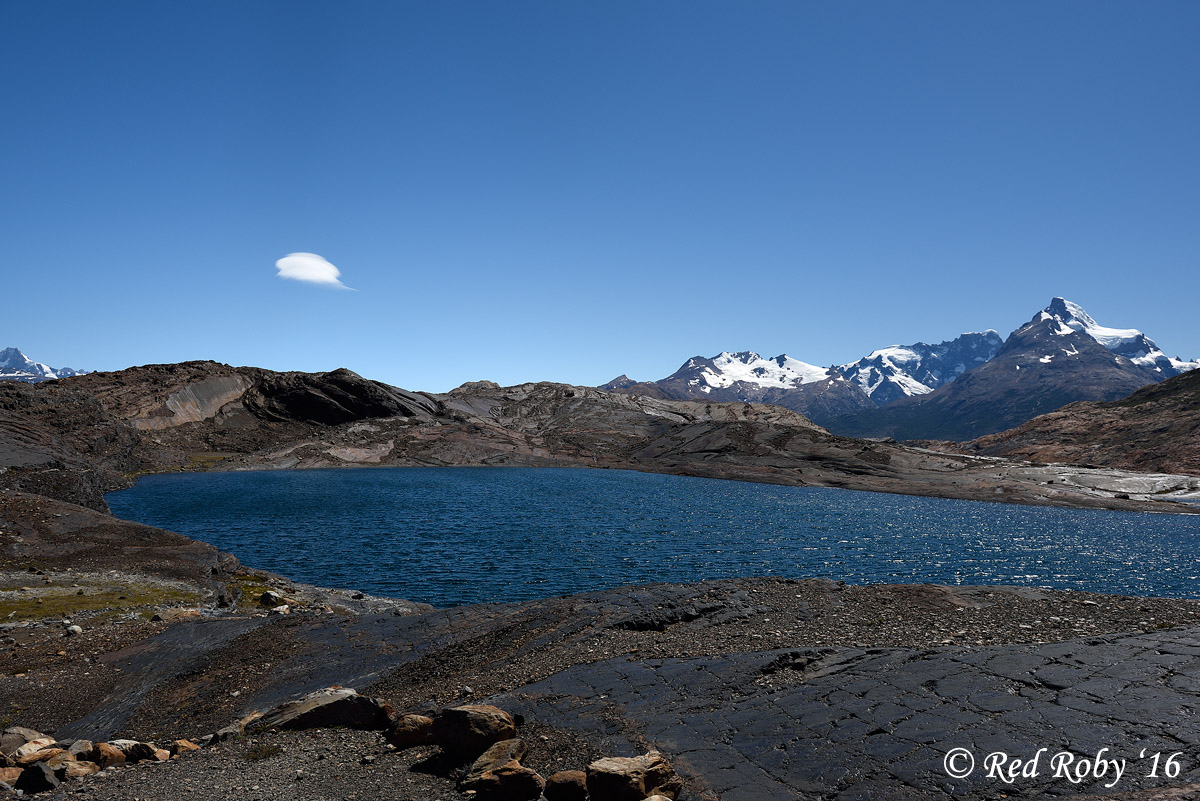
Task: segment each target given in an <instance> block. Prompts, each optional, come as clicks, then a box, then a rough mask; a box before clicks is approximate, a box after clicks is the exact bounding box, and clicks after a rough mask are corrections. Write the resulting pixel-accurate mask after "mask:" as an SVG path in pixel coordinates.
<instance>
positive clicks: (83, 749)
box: [67, 740, 96, 760]
mask: <svg viewBox="0 0 1200 801" xmlns="http://www.w3.org/2000/svg"><path fill="white" fill-rule="evenodd" d="M95 747H96V744H95V743H93V742H92V741H91V740H75V741H73V742H72V743H71V745H70V746H68V747H67V752H68V753H70V755H71V756H73V757H75V758H76V759H84V760H86V759H87V758H88V754H90V753H92V750H93V749H95Z"/></svg>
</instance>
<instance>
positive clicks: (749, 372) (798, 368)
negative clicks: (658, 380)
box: [671, 351, 842, 393]
mask: <svg viewBox="0 0 1200 801" xmlns="http://www.w3.org/2000/svg"><path fill="white" fill-rule="evenodd" d="M671 378H676V379H680V380H686V381H687V382H688V385H689V386H693V387H695V388H696V389H697V390H699V391H700V392H704V393H711V392H712V391H713V390H714V389H728V388H729V387H732V386H734V385H735V384H739V383H744V384H752V385H754V386H758V387H762V388H764V389H795V388H796V387H800V386H803V385H805V384H816V383H819V382H821V381H836V380H839V379H840V378H842V376H841V375H839V374H838V372H837V370H835V369H834V368H832V367H817V366H816V365H815V364H808V363H807V362H802V361H800V360H798V359H793V358H791V357H790V356H788V355H786V354H781V355H779V356H775V357H773V358H770V359H764V358H763V357H762V356H759V355H758V354H757V353H753V352H751V351H741V352H740V353H729V352H724V353H719V354H717V355H716V356H714V357H713V358H711V359H704V358H701V357H698V356H697V357H696V358H693V359H688V361H687V364H685V365H683V367H681V368H679V370H677V371H676V372H675V373H674V375H672V376H671Z"/></svg>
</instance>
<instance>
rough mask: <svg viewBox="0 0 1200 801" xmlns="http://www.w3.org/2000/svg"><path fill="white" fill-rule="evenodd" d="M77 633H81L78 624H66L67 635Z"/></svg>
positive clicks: (70, 635)
mask: <svg viewBox="0 0 1200 801" xmlns="http://www.w3.org/2000/svg"><path fill="white" fill-rule="evenodd" d="M77 634H83V629H82V628H80V627H79V626H67V636H68V637H74V636H75V635H77Z"/></svg>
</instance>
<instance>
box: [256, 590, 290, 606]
mask: <svg viewBox="0 0 1200 801" xmlns="http://www.w3.org/2000/svg"><path fill="white" fill-rule="evenodd" d="M284 603H286V602H285V601H284V600H283V596H282V595H280V594H279V593H277V592H275V590H265V591H264V592H263V594H262V595H260V596H258V605H259V606H265V607H267V608H273V607H276V606H283V604H284Z"/></svg>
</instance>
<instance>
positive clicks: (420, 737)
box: [385, 714, 433, 749]
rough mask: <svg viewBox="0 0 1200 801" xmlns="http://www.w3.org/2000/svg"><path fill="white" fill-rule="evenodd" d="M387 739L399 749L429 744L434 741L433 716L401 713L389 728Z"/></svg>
mask: <svg viewBox="0 0 1200 801" xmlns="http://www.w3.org/2000/svg"><path fill="white" fill-rule="evenodd" d="M385 736H386V737H387V741H388V742H389V743H391V744H392V745H394V746H396V747H397V748H399V749H405V748H414V747H416V746H418V745H429V744H431V743H432V742H433V718H428V717H425V716H424V715H413V714H407V715H401V716H400V717H398V718H396V721H395V722H394V723H393V724H392V725H391V727H390V728H389V729H388V730H387V734H386V735H385Z"/></svg>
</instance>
